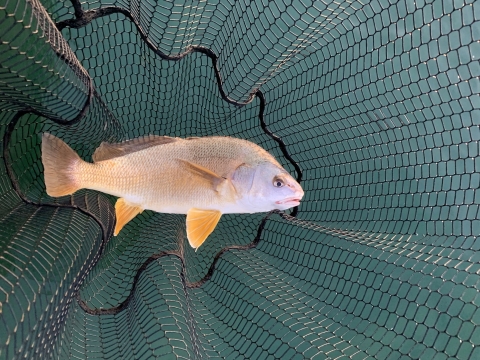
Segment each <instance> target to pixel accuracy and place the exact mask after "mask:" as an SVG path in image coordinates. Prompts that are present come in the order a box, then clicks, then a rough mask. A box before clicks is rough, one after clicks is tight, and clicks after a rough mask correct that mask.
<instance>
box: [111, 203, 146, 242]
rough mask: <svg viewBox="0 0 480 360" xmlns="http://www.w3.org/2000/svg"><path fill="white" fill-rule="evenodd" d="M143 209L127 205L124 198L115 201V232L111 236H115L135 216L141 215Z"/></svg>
mask: <svg viewBox="0 0 480 360" xmlns="http://www.w3.org/2000/svg"><path fill="white" fill-rule="evenodd" d="M142 211H143V209H142V208H141V207H139V206H137V205H131V204H128V203H127V202H126V201H125V199H124V198H120V199H118V200H117V202H116V204H115V215H116V218H117V221H116V223H115V231H114V232H113V235H115V236H117V235H118V233H119V232H120V230H122V228H123V227H124V226H125V225H126V224H127V223H128V222H129V221H130V220H132V219H133V218H134V217H135V216H137V215H138V214H140V213H142Z"/></svg>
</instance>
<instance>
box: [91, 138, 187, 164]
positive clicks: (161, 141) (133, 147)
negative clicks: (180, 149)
mask: <svg viewBox="0 0 480 360" xmlns="http://www.w3.org/2000/svg"><path fill="white" fill-rule="evenodd" d="M181 140H182V139H179V138H172V137H169V136H158V135H148V136H144V137H141V138H137V139H132V140H127V141H124V142H121V143H116V144H111V143H107V142H102V143H101V144H100V146H99V147H98V148H97V150H95V152H94V153H93V155H92V159H93V161H94V162H98V161H104V160H110V159H113V158H116V157H119V156H124V155H128V154H131V153H134V152H137V151H141V150H145V149H148V148H150V147H153V146H158V145H165V144H169V143H172V142H175V141H181Z"/></svg>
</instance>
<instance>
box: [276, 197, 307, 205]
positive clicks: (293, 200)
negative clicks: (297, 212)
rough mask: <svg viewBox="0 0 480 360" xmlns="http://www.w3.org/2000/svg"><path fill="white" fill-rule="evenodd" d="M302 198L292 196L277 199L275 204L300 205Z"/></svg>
mask: <svg viewBox="0 0 480 360" xmlns="http://www.w3.org/2000/svg"><path fill="white" fill-rule="evenodd" d="M300 200H301V198H300V197H291V198H287V199H283V200H279V201H275V204H278V205H287V206H298V205H300Z"/></svg>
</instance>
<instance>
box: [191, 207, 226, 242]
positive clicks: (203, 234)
mask: <svg viewBox="0 0 480 360" xmlns="http://www.w3.org/2000/svg"><path fill="white" fill-rule="evenodd" d="M221 216H222V213H221V212H220V211H217V210H201V209H190V210H188V213H187V238H188V242H189V243H190V246H191V247H192V248H194V249H195V251H197V249H198V248H199V247H200V245H202V244H203V242H204V241H205V240H206V239H207V237H208V235H210V234H211V233H212V231H213V230H214V229H215V227H216V226H217V224H218V221H219V220H220V217H221Z"/></svg>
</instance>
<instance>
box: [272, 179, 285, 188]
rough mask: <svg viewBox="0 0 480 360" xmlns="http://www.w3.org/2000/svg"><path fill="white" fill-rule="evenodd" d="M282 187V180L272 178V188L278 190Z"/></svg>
mask: <svg viewBox="0 0 480 360" xmlns="http://www.w3.org/2000/svg"><path fill="white" fill-rule="evenodd" d="M283 185H285V183H284V182H283V180H282V179H280V178H274V179H273V186H275V187H278V188H280V187H282V186H283Z"/></svg>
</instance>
